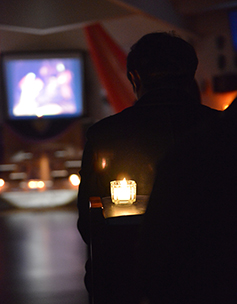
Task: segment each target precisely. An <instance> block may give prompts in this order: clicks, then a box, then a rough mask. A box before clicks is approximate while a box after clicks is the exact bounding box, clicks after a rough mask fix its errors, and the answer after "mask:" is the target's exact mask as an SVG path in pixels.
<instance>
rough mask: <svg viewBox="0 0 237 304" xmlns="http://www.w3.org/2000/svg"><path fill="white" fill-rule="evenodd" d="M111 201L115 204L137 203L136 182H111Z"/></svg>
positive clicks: (124, 180)
mask: <svg viewBox="0 0 237 304" xmlns="http://www.w3.org/2000/svg"><path fill="white" fill-rule="evenodd" d="M110 189H111V199H112V202H113V203H115V204H132V203H133V202H135V201H136V183H135V181H132V180H129V181H127V180H126V179H125V178H124V179H123V180H117V181H112V182H110Z"/></svg>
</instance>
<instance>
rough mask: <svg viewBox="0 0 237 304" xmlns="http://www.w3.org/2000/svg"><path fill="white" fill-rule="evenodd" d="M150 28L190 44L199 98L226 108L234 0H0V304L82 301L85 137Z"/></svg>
mask: <svg viewBox="0 0 237 304" xmlns="http://www.w3.org/2000/svg"><path fill="white" fill-rule="evenodd" d="M156 31H174V32H175V33H177V34H178V35H180V36H181V37H182V38H184V39H186V40H187V41H189V42H190V43H192V44H193V45H194V47H195V49H196V51H197V54H198V58H199V66H198V70H197V74H196V79H197V82H198V84H199V87H200V91H201V98H202V103H203V104H205V105H207V106H209V107H211V108H215V109H218V110H224V109H226V108H227V107H228V106H229V105H230V104H231V102H232V101H233V100H234V98H235V96H236V94H237V1H224V0H205V1H204V0H199V1H196V0H158V1H152V0H146V1H143V0H137V1H134V0H99V1H98V0H68V1H63V0H57V1H56V0H48V1H43V0H42V1H37V0H32V1H30V2H29V1H27V0H21V1H19V2H16V1H13V0H3V1H1V3H0V53H1V70H0V78H1V90H0V100H1V102H0V107H1V110H0V226H1V228H2V231H4V233H3V234H1V236H0V246H1V247H4V248H2V250H1V255H2V256H1V258H0V282H1V284H0V286H1V287H0V290H1V293H0V299H1V297H2V301H1V303H17V304H18V303H24V304H26V303H33V304H36V303H49V304H52V303H57V304H59V303H67V304H73V303H80V304H86V303H88V299H87V293H86V291H85V288H84V284H83V275H84V262H85V256H86V248H85V246H84V244H83V241H82V240H81V239H80V236H79V233H78V232H77V228H76V221H77V209H76V197H77V191H78V185H79V183H80V176H79V174H78V172H79V170H80V166H81V159H82V153H83V148H84V144H85V134H86V130H87V129H88V127H89V126H91V125H92V124H93V123H95V122H96V121H98V120H100V119H102V118H103V117H106V116H108V115H111V114H114V113H116V112H118V111H120V110H122V109H123V108H125V107H127V106H129V105H131V104H132V103H133V102H134V99H135V97H134V96H133V93H132V88H130V84H129V82H128V80H126V54H127V53H128V51H129V48H130V47H131V45H132V44H133V43H135V42H136V41H137V40H138V39H139V38H140V37H141V36H143V35H144V34H146V33H149V32H156ZM99 52H101V53H99ZM96 56H97V57H96ZM98 57H99V58H100V60H98ZM96 58H97V60H96ZM109 59H110V60H112V61H113V60H114V61H116V60H120V61H119V64H118V62H117V63H116V64H115V66H113V69H112V73H114V75H113V76H116V77H118V79H120V80H121V87H123V88H124V89H125V88H126V90H125V92H126V93H127V94H126V97H123V96H119V94H118V95H117V97H116V96H115V95H116V94H113V93H111V91H113V92H115V93H116V90H119V88H120V82H118V83H117V84H116V86H115V87H114V86H113V84H111V83H110V82H109V79H110V77H109V76H112V75H111V74H110V75H109V74H108V73H107V74H106V66H107V64H109V62H110V60H109ZM105 76H107V80H105ZM121 100H122V101H121ZM29 101H30V102H29ZM55 254H56V256H55V258H54V255H55ZM6 299H8V300H6ZM4 301H5V302H4Z"/></svg>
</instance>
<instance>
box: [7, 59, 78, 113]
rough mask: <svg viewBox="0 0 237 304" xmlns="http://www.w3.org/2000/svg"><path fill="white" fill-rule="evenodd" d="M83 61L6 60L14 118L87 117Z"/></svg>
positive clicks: (9, 100) (11, 111)
mask: <svg viewBox="0 0 237 304" xmlns="http://www.w3.org/2000/svg"><path fill="white" fill-rule="evenodd" d="M82 64H83V62H82V59H81V58H80V57H75V58H35V59H32V58H26V59H14V58H5V60H4V71H5V82H6V83H5V84H6V90H7V100H8V114H9V117H10V118H36V117H71V116H73V117H75V116H80V115H82V114H83V67H82Z"/></svg>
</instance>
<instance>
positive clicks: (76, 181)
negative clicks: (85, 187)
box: [69, 174, 80, 186]
mask: <svg viewBox="0 0 237 304" xmlns="http://www.w3.org/2000/svg"><path fill="white" fill-rule="evenodd" d="M69 181H70V183H71V184H72V185H73V186H78V185H79V184H80V178H79V176H78V175H77V174H71V175H70V176H69Z"/></svg>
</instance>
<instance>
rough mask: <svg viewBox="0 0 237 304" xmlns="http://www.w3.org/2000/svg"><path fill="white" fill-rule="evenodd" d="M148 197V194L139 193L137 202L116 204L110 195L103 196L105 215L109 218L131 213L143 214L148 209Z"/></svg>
mask: <svg viewBox="0 0 237 304" xmlns="http://www.w3.org/2000/svg"><path fill="white" fill-rule="evenodd" d="M148 199H149V196H148V195H137V197H136V202H134V203H133V204H130V205H126V204H121V205H116V204H114V203H113V202H112V201H111V198H110V197H103V198H102V205H103V214H104V217H105V218H106V219H108V218H114V217H121V216H129V215H142V214H144V213H145V211H146V207H147V202H148Z"/></svg>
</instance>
